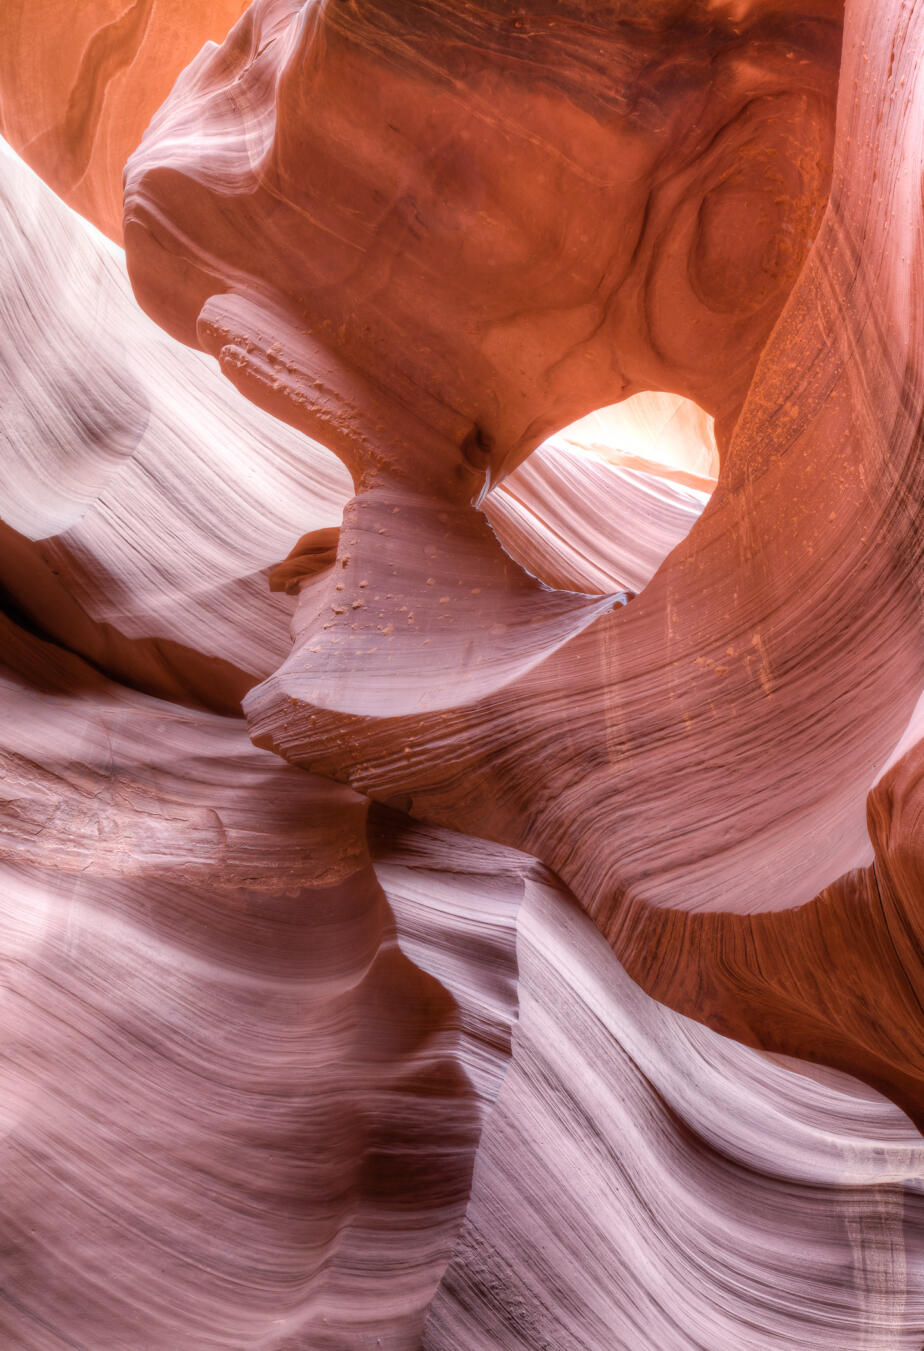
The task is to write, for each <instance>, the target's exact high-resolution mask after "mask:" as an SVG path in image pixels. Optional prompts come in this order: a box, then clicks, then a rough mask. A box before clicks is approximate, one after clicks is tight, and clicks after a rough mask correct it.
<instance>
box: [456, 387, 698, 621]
mask: <svg viewBox="0 0 924 1351" xmlns="http://www.w3.org/2000/svg"><path fill="white" fill-rule="evenodd" d="M717 474H718V451H717V450H716V443H715V436H714V432H713V423H712V418H711V417H709V415H708V414H707V413H705V412H704V411H703V410H702V409H701V408H700V407H699V406H698V405H697V404H695V403H692V402H691V401H690V400H689V399H684V398H681V397H680V396H679V395H676V394H663V393H645V394H637V395H635V397H634V398H631V399H627V400H626V401H625V402H624V403H620V404H613V405H611V406H609V407H607V408H600V409H598V410H596V411H595V412H593V413H589V414H588V415H587V416H586V417H583V418H581V420H580V421H579V422H573V423H571V425H570V426H568V427H565V428H563V429H562V430H561V431H560V432H558V433H557V434H556V435H555V436H552V437H550V438H549V440H547V441H546V442H544V443H543V445H541V446H540V447H539V449H538V450H536V451H535V452H534V453H533V454H532V455H531V456H530V457H529V459H528V460H527V461H526V462H525V463H524V464H522V465H520V467H519V468H518V469H516V470H514V472H513V473H512V474H510V475H509V477H508V478H507V479H506V480H505V481H504V483H503V485H502V486H501V487H500V488H499V489H495V491H494V492H492V493H490V494H489V496H488V497H486V498H485V501H484V503H483V510H484V511H485V513H486V515H487V516H488V519H489V520H490V522H491V525H492V526H493V528H494V531H495V533H496V534H497V536H498V539H499V540H500V542H501V544H502V545H503V547H504V549H505V550H506V551H507V553H508V554H509V555H510V556H511V557H512V558H514V559H515V560H516V561H517V562H518V563H519V564H520V565H521V566H522V567H524V568H526V570H527V571H528V572H530V573H532V574H533V576H535V577H538V578H539V579H540V581H543V582H545V583H546V585H548V586H552V587H555V588H556V589H558V590H563V591H579V592H583V593H585V594H590V595H595V594H600V595H606V594H609V593H618V592H626V593H627V594H628V595H629V597H631V596H633V595H636V594H637V593H638V592H639V591H641V589H642V587H644V586H645V585H646V584H647V583H648V581H649V580H650V579H651V577H652V576H653V575H654V573H655V572H656V571H657V569H658V567H659V566H660V565H661V563H662V562H663V561H664V559H665V558H666V557H667V555H668V554H669V553H670V552H671V550H672V549H673V548H675V547H676V545H677V544H679V543H680V541H681V540H682V539H684V538H685V536H686V535H687V534H689V532H690V530H691V529H692V528H693V525H694V524H695V522H696V521H697V519H698V518H699V516H700V514H701V512H702V510H703V508H704V507H705V505H706V503H707V502H708V500H709V496H710V494H711V493H712V490H713V488H714V487H715V481H716V475H717Z"/></svg>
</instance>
